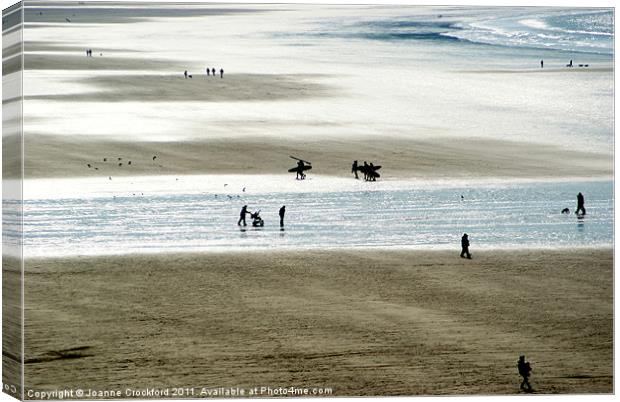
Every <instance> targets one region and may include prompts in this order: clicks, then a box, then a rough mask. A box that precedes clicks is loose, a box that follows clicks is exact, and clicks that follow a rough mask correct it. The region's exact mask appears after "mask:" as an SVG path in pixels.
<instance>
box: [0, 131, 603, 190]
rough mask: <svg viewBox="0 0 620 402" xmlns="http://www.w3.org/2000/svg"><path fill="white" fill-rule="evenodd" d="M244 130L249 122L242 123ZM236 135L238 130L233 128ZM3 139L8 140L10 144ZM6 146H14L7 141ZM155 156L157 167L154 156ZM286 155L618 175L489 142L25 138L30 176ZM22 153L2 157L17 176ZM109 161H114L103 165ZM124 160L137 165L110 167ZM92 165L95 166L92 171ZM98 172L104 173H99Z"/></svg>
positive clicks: (329, 168) (538, 174) (598, 158)
mask: <svg viewBox="0 0 620 402" xmlns="http://www.w3.org/2000/svg"><path fill="white" fill-rule="evenodd" d="M240 124H243V123H240ZM231 130H234V129H233V128H231ZM9 140H10V139H9V138H5V141H9ZM7 143H8V142H7ZM154 155H157V160H156V162H153V160H152V157H153V156H154ZM288 155H298V156H302V157H303V158H305V159H307V160H310V161H312V163H313V166H314V169H313V170H312V173H313V174H324V175H333V176H345V177H350V176H351V173H350V172H351V163H352V161H353V160H356V159H357V160H359V161H360V163H362V161H364V160H368V161H372V162H374V163H375V164H380V165H382V166H383V169H382V171H381V173H382V178H384V179H390V178H422V179H433V178H445V179H471V178H566V177H570V178H586V179H587V178H600V177H609V178H611V177H612V174H613V157H612V156H611V155H601V154H594V153H587V152H579V151H570V150H566V149H563V148H559V147H553V146H543V145H536V144H526V143H517V142H510V141H498V140H487V139H475V138H474V139H466V140H465V139H458V138H444V139H437V140H408V139H405V138H389V137H382V138H377V137H374V138H372V137H368V138H355V139H350V140H349V139H324V140H302V141H295V140H289V139H286V140H283V139H277V138H273V137H262V138H261V137H257V138H252V139H246V138H237V139H227V140H224V139H220V140H195V141H183V142H138V141H131V140H128V141H111V140H104V139H98V138H93V139H80V140H78V139H77V138H76V137H75V136H51V135H35V134H27V135H26V140H25V173H26V178H42V177H63V178H64V177H80V176H104V177H107V176H119V175H123V176H126V175H152V174H158V175H161V174H224V173H236V174H271V173H286V171H287V169H288V168H290V167H292V166H294V163H292V162H294V161H291V159H290V158H289V157H288ZM16 157H17V155H6V156H5V157H4V158H3V169H4V174H5V175H7V176H11V177H15V174H16V172H15V171H14V170H15V169H11V167H12V166H18V164H16V163H13V162H14V161H13V159H15V158H16ZM104 157H107V158H108V162H103V158H104ZM117 157H122V158H123V159H124V160H125V161H127V160H131V161H132V165H131V166H127V165H126V164H124V165H123V166H122V167H119V166H118V165H117V164H116V163H112V162H111V158H113V159H114V160H116V158H117ZM88 163H90V164H91V166H93V167H92V168H90V169H89V168H88V167H87V164H88ZM95 168H97V169H98V170H95Z"/></svg>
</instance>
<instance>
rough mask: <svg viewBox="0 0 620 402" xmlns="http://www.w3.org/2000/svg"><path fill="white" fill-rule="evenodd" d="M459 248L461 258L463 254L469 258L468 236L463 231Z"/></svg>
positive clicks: (463, 256)
mask: <svg viewBox="0 0 620 402" xmlns="http://www.w3.org/2000/svg"><path fill="white" fill-rule="evenodd" d="M461 248H462V250H461V258H465V256H467V258H469V259H470V260H471V254H469V238H468V237H467V233H464V234H463V237H461Z"/></svg>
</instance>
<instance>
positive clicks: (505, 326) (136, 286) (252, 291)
mask: <svg viewBox="0 0 620 402" xmlns="http://www.w3.org/2000/svg"><path fill="white" fill-rule="evenodd" d="M25 275H26V281H25V299H26V303H27V305H28V307H29V308H28V310H27V311H26V313H25V314H26V317H25V318H26V322H27V325H28V327H29V331H28V332H27V333H26V339H25V344H24V345H25V359H26V362H27V363H26V365H25V375H26V377H25V381H26V382H25V384H26V388H30V389H33V390H38V391H39V390H40V391H42V390H50V389H58V387H80V388H92V389H124V387H127V386H129V387H131V386H132V385H135V384H136V383H140V382H141V381H146V380H149V381H155V382H162V381H163V383H165V384H168V383H170V384H174V385H175V386H184V387H185V386H188V387H191V386H198V385H200V384H204V383H205V382H206V383H214V384H219V385H220V386H224V387H228V386H231V387H247V388H251V387H253V386H256V384H263V385H267V386H278V385H280V384H286V385H290V384H296V385H297V386H322V387H332V388H333V390H334V396H352V395H358V396H371V395H443V394H463V395H465V394H516V393H518V392H519V389H518V386H519V377H518V374H517V373H516V360H517V357H518V356H519V355H520V354H525V355H526V358H527V359H528V360H529V361H531V362H532V365H533V368H534V373H533V376H532V378H531V382H532V384H533V386H534V388H535V389H536V391H537V393H542V394H551V393H586V392H594V393H610V392H612V391H613V353H612V350H613V343H612V340H613V250H612V249H602V250H589V251H587V252H581V251H579V252H571V251H568V252H567V251H564V250H562V251H557V250H556V251H544V252H539V251H530V250H525V251H523V252H520V253H515V252H476V254H474V259H472V260H467V259H462V258H459V257H458V255H455V253H452V252H450V253H446V252H411V251H381V252H375V251H372V250H366V251H346V252H345V251H339V252H332V251H316V252H293V253H281V252H275V253H253V254H232V253H223V254H220V255H204V254H202V255H199V254H193V255H179V254H171V255H166V256H145V255H134V256H125V257H112V258H110V257H100V258H83V259H67V258H65V259H62V258H59V259H48V260H40V261H26V268H25ZM171 350H172V351H174V353H171ZM54 351H71V352H70V353H71V354H72V358H71V359H62V358H58V354H54V353H55V352H54ZM171 373H176V374H171Z"/></svg>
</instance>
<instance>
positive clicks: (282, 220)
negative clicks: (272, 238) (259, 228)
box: [278, 205, 286, 228]
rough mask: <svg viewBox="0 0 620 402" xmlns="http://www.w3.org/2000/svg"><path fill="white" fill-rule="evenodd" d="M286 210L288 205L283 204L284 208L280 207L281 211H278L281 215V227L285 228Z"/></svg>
mask: <svg viewBox="0 0 620 402" xmlns="http://www.w3.org/2000/svg"><path fill="white" fill-rule="evenodd" d="M285 212H286V205H282V208H280V211H279V212H278V215H280V227H281V228H283V227H284V213H285Z"/></svg>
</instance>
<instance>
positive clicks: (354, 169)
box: [351, 161, 359, 179]
mask: <svg viewBox="0 0 620 402" xmlns="http://www.w3.org/2000/svg"><path fill="white" fill-rule="evenodd" d="M351 173H354V174H355V178H356V179H359V176H358V175H357V161H353V165H351Z"/></svg>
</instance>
